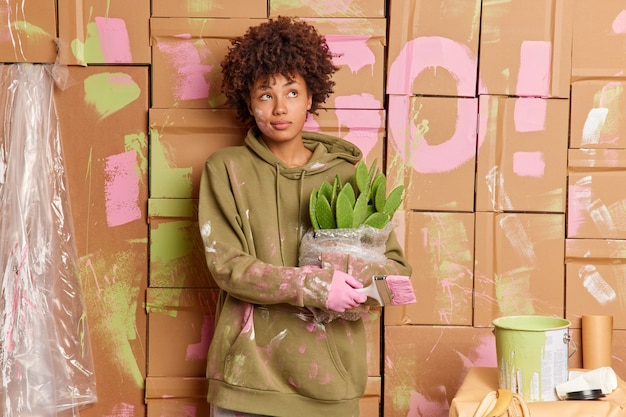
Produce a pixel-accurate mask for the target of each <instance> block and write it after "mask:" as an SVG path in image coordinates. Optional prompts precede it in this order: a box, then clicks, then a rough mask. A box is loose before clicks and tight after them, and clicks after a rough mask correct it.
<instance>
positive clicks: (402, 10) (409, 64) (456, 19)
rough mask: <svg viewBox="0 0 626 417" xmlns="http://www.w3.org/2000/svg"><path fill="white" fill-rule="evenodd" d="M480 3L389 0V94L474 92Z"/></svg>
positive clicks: (468, 94) (467, 0)
mask: <svg viewBox="0 0 626 417" xmlns="http://www.w3.org/2000/svg"><path fill="white" fill-rule="evenodd" d="M480 5H481V2H480V0H452V1H450V0H435V1H433V0H417V1H403V0H392V1H390V12H389V48H388V54H389V55H388V67H387V68H388V76H387V94H404V95H420V94H430V95H438V96H461V97H475V96H476V88H477V78H478V39H479V28H480Z"/></svg>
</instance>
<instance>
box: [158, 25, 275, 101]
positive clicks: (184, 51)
mask: <svg viewBox="0 0 626 417" xmlns="http://www.w3.org/2000/svg"><path fill="white" fill-rule="evenodd" d="M263 21H265V19H195V18H190V19H187V18H152V19H150V45H151V46H152V108H171V107H176V108H180V109H182V108H224V107H225V104H224V103H225V101H226V98H225V97H224V95H223V94H222V92H221V84H222V74H221V71H222V68H221V62H222V59H223V58H224V56H225V55H226V52H227V50H228V47H229V46H230V40H231V39H233V38H235V37H237V36H241V35H243V34H244V33H245V32H246V30H247V29H248V28H249V27H250V26H256V25H258V24H260V23H261V22H263Z"/></svg>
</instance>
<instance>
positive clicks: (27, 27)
mask: <svg viewBox="0 0 626 417" xmlns="http://www.w3.org/2000/svg"><path fill="white" fill-rule="evenodd" d="M13 28H14V29H15V30H18V31H20V32H25V33H26V34H27V35H28V36H32V37H38V38H50V37H51V36H50V34H49V33H48V32H46V31H45V30H43V29H42V28H40V27H39V26H35V25H33V24H32V23H29V22H27V21H25V20H16V21H15V22H13Z"/></svg>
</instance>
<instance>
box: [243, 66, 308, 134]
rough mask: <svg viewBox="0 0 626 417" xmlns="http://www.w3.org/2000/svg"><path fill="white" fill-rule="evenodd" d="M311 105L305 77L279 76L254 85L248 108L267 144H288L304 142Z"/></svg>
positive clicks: (258, 81) (262, 80) (259, 80)
mask: <svg viewBox="0 0 626 417" xmlns="http://www.w3.org/2000/svg"><path fill="white" fill-rule="evenodd" d="M311 102H312V99H311V96H310V95H309V92H308V89H307V85H306V81H305V80H304V78H302V76H300V75H299V74H298V75H294V76H292V77H285V76H284V75H281V74H276V75H273V76H271V77H268V78H260V79H258V80H257V81H256V82H255V83H254V84H253V85H252V88H251V90H250V105H249V107H250V114H252V116H253V117H254V120H255V121H256V125H257V126H258V128H259V129H260V130H261V133H262V135H263V138H264V139H265V141H266V143H269V142H274V143H279V142H280V143H287V142H291V141H294V140H298V141H302V128H303V127H304V123H305V122H306V118H307V115H308V110H309V109H310V108H311Z"/></svg>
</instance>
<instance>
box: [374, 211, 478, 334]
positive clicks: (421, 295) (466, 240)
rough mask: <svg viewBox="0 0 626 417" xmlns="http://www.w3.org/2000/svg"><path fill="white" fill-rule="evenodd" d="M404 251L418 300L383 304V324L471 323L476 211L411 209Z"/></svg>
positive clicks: (406, 226)
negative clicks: (415, 301)
mask: <svg viewBox="0 0 626 417" xmlns="http://www.w3.org/2000/svg"><path fill="white" fill-rule="evenodd" d="M406 217H407V220H406V225H405V230H406V237H405V242H406V243H405V254H406V258H407V259H408V260H409V263H410V264H411V265H412V266H413V274H412V275H411V277H412V282H413V287H414V290H415V296H416V299H417V303H415V304H408V305H405V306H388V307H386V308H385V325H408V324H430V325H461V326H462V325H465V326H471V325H472V307H473V303H472V291H473V285H474V279H473V270H474V214H473V213H444V212H408V213H407V214H406Z"/></svg>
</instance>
